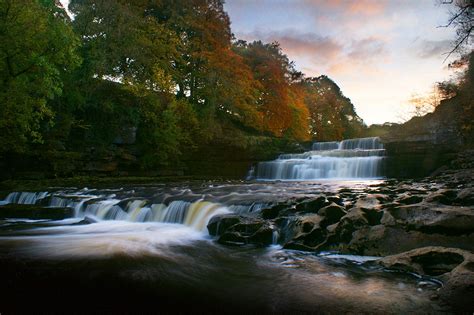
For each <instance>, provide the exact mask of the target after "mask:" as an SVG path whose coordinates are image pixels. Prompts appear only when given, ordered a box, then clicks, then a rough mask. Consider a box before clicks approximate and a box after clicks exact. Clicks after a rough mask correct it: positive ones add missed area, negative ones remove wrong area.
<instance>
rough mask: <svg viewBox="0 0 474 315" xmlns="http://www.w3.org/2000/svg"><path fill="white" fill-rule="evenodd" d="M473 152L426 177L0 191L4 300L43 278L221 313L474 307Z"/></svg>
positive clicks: (31, 291) (34, 290) (77, 289)
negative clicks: (187, 300)
mask: <svg viewBox="0 0 474 315" xmlns="http://www.w3.org/2000/svg"><path fill="white" fill-rule="evenodd" d="M472 156H474V152H472V151H467V152H464V153H461V154H459V156H458V158H456V159H455V160H453V161H452V162H451V164H450V165H447V166H445V167H443V168H442V169H439V170H438V171H437V172H435V173H434V174H433V175H432V176H430V177H427V178H424V179H421V180H395V179H394V180H391V179H389V180H370V181H352V182H351V181H349V182H348V181H343V182H338V181H320V182H280V181H272V182H255V181H183V182H175V183H166V184H163V183H162V184H160V183H152V182H150V183H146V184H135V183H133V184H132V183H129V184H126V185H121V186H120V187H118V186H114V187H111V186H112V185H110V184H107V185H105V186H107V187H105V188H104V187H101V188H88V189H87V188H77V187H76V188H74V187H70V186H69V185H68V187H48V188H45V190H44V191H42V192H38V191H37V192H33V191H30V192H25V193H11V192H4V194H3V195H4V199H5V201H4V203H5V204H4V205H1V206H0V216H1V217H2V218H3V219H2V220H0V262H1V263H2V265H3V266H4V268H3V269H2V278H3V279H5V281H7V282H8V285H9V286H10V287H11V288H12V289H11V290H10V292H9V295H8V297H9V299H10V300H11V301H13V302H11V303H8V309H12V310H14V309H15V307H16V306H17V305H18V303H20V302H21V301H22V299H23V298H28V299H35V301H37V302H38V303H40V302H41V301H43V300H44V299H47V298H48V297H47V296H46V295H45V294H39V295H37V294H38V292H41V291H42V290H40V286H38V283H42V284H43V286H44V288H46V289H47V290H48V292H49V290H51V292H56V293H57V294H61V296H62V298H61V299H62V302H64V303H66V302H67V303H69V302H73V301H72V300H74V299H71V298H70V296H69V294H68V295H67V296H64V294H63V293H62V290H60V289H59V288H64V290H65V292H73V295H74V296H81V294H83V293H84V292H93V294H95V295H96V296H94V298H93V303H94V304H100V305H102V306H103V309H104V310H109V311H111V310H117V309H122V307H127V305H129V303H128V304H124V303H121V304H120V303H118V304H116V303H109V302H107V301H108V300H105V299H102V294H105V293H103V292H107V295H110V294H112V295H114V296H116V297H121V298H120V299H122V297H123V298H125V297H126V296H129V297H130V295H129V294H126V293H125V292H123V291H121V289H120V288H119V287H123V286H126V287H128V286H130V287H131V288H133V290H135V289H136V292H139V293H137V294H134V295H133V296H132V297H131V298H132V300H133V301H135V302H138V301H142V298H143V297H144V296H146V297H147V299H149V300H150V301H151V300H153V301H154V300H163V298H165V300H167V301H168V302H166V303H165V304H163V305H165V306H164V307H165V308H166V310H189V311H192V310H193V309H194V308H193V307H192V306H187V305H186V306H185V305H184V304H182V302H181V300H182V295H181V293H180V292H183V290H185V291H186V292H187V294H190V295H191V296H196V297H197V298H195V299H193V303H195V305H198V306H199V307H200V309H202V310H206V309H208V310H212V311H215V312H221V311H226V312H229V311H231V310H229V309H228V306H229V305H231V306H232V309H233V310H234V311H236V312H239V311H261V312H312V311H314V310H315V309H319V310H320V311H321V312H334V311H340V312H347V311H351V310H352V311H356V312H358V313H363V312H364V311H365V312H369V313H380V312H383V313H407V312H408V313H413V312H420V313H436V312H448V313H449V312H468V313H469V312H472V311H473V304H472V302H471V301H473V300H474V267H473V266H474V258H473V254H472V252H473V250H474V181H473V179H474V163H473V159H472ZM127 221H131V222H127ZM170 223H173V224H170ZM176 223H179V224H176ZM328 259H329V260H328ZM332 259H334V260H332ZM328 261H330V263H328ZM336 262H337V263H336ZM251 266H258V268H257V269H254V268H253V267H251ZM282 268H283V269H282ZM407 277H408V278H409V280H407ZM47 279H53V281H52V282H51V283H52V284H51V285H50V284H48V281H47ZM72 283H74V285H72ZM94 283H96V284H97V283H104V284H103V285H99V286H97V287H96V286H94V285H93V284H94ZM106 283H109V284H106ZM203 287H205V288H207V289H208V291H203ZM293 287H294V288H296V287H297V288H298V289H297V292H298V294H297V293H295V292H294V290H292V289H291V288H293ZM169 288H171V289H169ZM232 288H233V289H232ZM359 289H360V292H359V293H357V294H356V293H354V292H355V291H358V290H359ZM44 292H46V291H44ZM242 292H247V295H242V294H243V293H242ZM315 292H320V294H316V293H315ZM323 293H324V294H323ZM71 294H72V293H71ZM236 296H241V297H240V298H239V299H237V298H236ZM276 296H282V297H284V298H283V299H280V300H278V299H277V300H278V301H277V300H275V297H276ZM211 297H212V299H213V302H212V303H213V304H212V305H208V304H206V303H207V302H205V301H206V299H209V298H211ZM104 298H105V297H104ZM65 301H66V302H65ZM150 301H149V302H146V303H145V302H143V303H144V304H142V307H143V308H144V309H149V307H150V306H151V302H150ZM276 301H277V302H278V303H277V302H276ZM360 301H363V302H362V304H363V306H362V304H361V302H360ZM64 303H63V304H64ZM252 303H255V304H252ZM275 303H276V304H275ZM58 305H59V304H58ZM61 305H62V304H61ZM83 306H84V310H87V304H86V305H83ZM174 307H176V309H174ZM206 307H207V308H206ZM81 310H82V308H81ZM123 310H131V309H128V308H124V309H123ZM162 310H163V309H162Z"/></svg>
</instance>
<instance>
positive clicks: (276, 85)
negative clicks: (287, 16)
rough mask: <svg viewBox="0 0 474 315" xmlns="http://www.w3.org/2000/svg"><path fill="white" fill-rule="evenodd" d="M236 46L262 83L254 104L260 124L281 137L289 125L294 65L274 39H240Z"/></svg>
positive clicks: (291, 118)
mask: <svg viewBox="0 0 474 315" xmlns="http://www.w3.org/2000/svg"><path fill="white" fill-rule="evenodd" d="M236 46H237V47H236V49H237V51H238V52H239V54H241V55H242V56H243V58H244V60H245V63H246V64H247V65H248V66H249V67H250V68H251V69H252V72H253V74H254V77H255V79H256V80H258V82H259V83H260V86H261V87H260V89H259V95H258V98H257V104H256V106H257V109H258V111H259V112H260V113H261V116H260V117H261V122H260V125H261V126H262V127H261V128H262V130H264V131H267V132H270V133H272V134H273V135H275V136H278V137H280V136H282V135H283V134H284V133H285V131H286V130H287V129H288V128H290V127H291V124H292V120H293V109H292V107H291V106H290V103H291V96H290V93H291V82H290V79H291V73H292V71H293V70H294V69H293V66H292V64H291V63H290V61H289V60H288V57H287V56H286V55H284V54H283V53H282V51H281V48H280V45H279V44H278V43H276V42H275V43H271V44H264V43H262V42H261V41H255V42H253V43H246V42H243V41H240V42H238V43H236Z"/></svg>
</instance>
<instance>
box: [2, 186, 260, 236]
mask: <svg viewBox="0 0 474 315" xmlns="http://www.w3.org/2000/svg"><path fill="white" fill-rule="evenodd" d="M46 197H49V202H48V204H47V206H49V207H69V208H73V209H74V213H75V217H77V218H84V217H86V216H89V217H92V218H94V219H97V220H123V221H130V222H164V223H178V224H184V225H187V226H190V227H192V228H195V229H197V230H199V231H202V230H205V228H206V226H207V223H208V222H209V220H210V219H211V217H213V216H215V215H218V214H226V213H230V212H232V210H231V209H229V207H227V206H225V205H223V204H220V203H215V202H210V201H204V200H202V199H199V200H195V201H183V200H174V201H171V202H170V203H169V204H168V205H166V204H164V203H157V204H155V203H150V202H149V201H148V200H146V199H130V200H120V199H116V198H115V195H109V196H105V197H104V196H94V195H85V194H82V195H81V194H75V195H68V194H60V193H49V192H39V193H34V192H13V193H10V194H9V195H8V196H7V197H6V198H5V200H3V201H2V203H3V204H8V203H17V204H30V205H31V204H40V203H41V204H42V205H44V204H45V203H44V201H43V199H45V198H46ZM233 207H239V206H230V208H233ZM240 207H241V208H239V210H240V212H244V208H245V207H246V208H247V211H248V212H250V211H252V210H254V209H256V208H258V206H257V205H256V204H252V205H250V206H240Z"/></svg>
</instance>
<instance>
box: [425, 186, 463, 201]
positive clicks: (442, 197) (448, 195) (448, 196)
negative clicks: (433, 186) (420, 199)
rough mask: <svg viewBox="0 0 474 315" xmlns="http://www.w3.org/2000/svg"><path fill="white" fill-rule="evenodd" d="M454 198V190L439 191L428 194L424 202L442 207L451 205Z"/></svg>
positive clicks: (455, 193)
mask: <svg viewBox="0 0 474 315" xmlns="http://www.w3.org/2000/svg"><path fill="white" fill-rule="evenodd" d="M456 196H457V192H456V191H455V190H449V189H440V190H438V191H435V192H433V193H431V194H429V195H428V196H427V197H426V198H425V201H426V202H432V203H441V204H443V205H452V204H453V202H454V200H455V198H456Z"/></svg>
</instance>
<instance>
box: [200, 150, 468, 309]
mask: <svg viewBox="0 0 474 315" xmlns="http://www.w3.org/2000/svg"><path fill="white" fill-rule="evenodd" d="M473 155H474V152H473V151H466V152H463V153H461V154H459V155H458V157H457V158H456V159H455V160H453V161H452V162H451V164H450V165H448V166H445V167H443V168H442V169H439V170H438V171H437V172H435V173H434V174H433V176H430V177H427V178H425V179H423V180H420V181H415V180H404V181H397V180H387V181H385V182H383V183H377V184H375V185H372V186H368V187H366V188H365V189H363V190H362V191H354V190H351V189H347V188H342V189H339V190H337V191H335V192H334V193H325V194H321V195H319V196H313V197H311V198H302V199H293V200H287V201H283V202H279V203H276V204H274V205H272V206H271V207H266V208H264V209H262V210H261V212H259V213H258V214H256V215H253V216H248V215H246V216H243V215H237V214H226V215H221V216H216V217H213V218H212V219H211V221H210V222H209V225H208V230H209V233H210V234H211V235H213V236H216V237H217V241H218V242H219V243H221V244H226V245H230V246H243V245H246V244H255V245H269V244H272V243H278V244H281V245H282V246H283V248H286V249H295V250H302V251H311V252H321V251H336V252H338V253H345V254H357V255H371V256H382V257H383V256H385V258H383V259H381V260H380V261H378V263H380V264H382V265H383V266H385V267H387V268H390V269H394V270H405V271H412V272H416V273H418V274H421V275H427V276H435V277H439V279H440V280H441V281H443V282H444V283H445V285H444V286H443V288H442V289H441V290H440V291H439V295H437V294H436V295H433V299H437V298H441V299H443V300H444V301H446V302H447V303H449V304H451V305H452V306H453V307H454V308H455V309H456V310H460V311H472V309H473V308H474V306H473V304H472V301H474V260H473V259H474V256H473V254H472V251H473V250H474V162H473V159H472V156H473Z"/></svg>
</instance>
